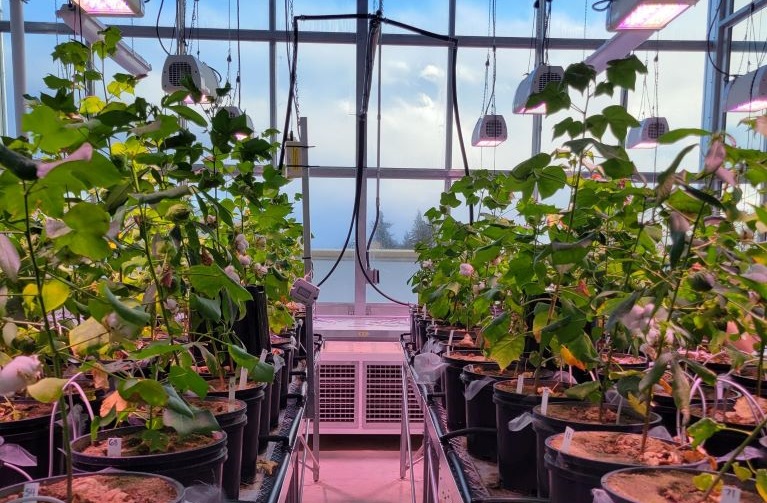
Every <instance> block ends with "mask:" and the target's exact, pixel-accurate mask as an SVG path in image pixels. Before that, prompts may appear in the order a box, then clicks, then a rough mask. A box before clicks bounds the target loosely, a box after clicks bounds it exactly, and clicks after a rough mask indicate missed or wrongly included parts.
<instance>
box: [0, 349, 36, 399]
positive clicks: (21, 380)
mask: <svg viewBox="0 0 767 503" xmlns="http://www.w3.org/2000/svg"><path fill="white" fill-rule="evenodd" d="M42 371H43V364H42V363H40V360H39V359H38V357H37V355H33V356H17V357H15V358H14V359H13V360H11V362H10V363H9V364H8V365H6V366H4V367H2V368H0V396H7V395H11V394H13V393H15V392H17V391H21V390H23V389H25V388H26V387H27V385H29V384H33V383H35V382H37V380H38V379H40V377H41V375H42Z"/></svg>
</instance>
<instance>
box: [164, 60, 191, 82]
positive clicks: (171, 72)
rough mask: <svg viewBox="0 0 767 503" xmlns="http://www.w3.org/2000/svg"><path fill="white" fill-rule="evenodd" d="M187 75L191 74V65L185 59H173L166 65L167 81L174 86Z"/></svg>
mask: <svg viewBox="0 0 767 503" xmlns="http://www.w3.org/2000/svg"><path fill="white" fill-rule="evenodd" d="M187 75H192V65H190V64H189V63H187V62H186V61H174V62H173V63H171V64H170V65H168V82H170V83H171V85H174V86H180V85H181V80H182V79H183V78H184V77H186V76H187Z"/></svg>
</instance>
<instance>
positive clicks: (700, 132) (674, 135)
mask: <svg viewBox="0 0 767 503" xmlns="http://www.w3.org/2000/svg"><path fill="white" fill-rule="evenodd" d="M709 134H710V133H709V132H708V131H706V130H704V129H697V128H682V129H672V130H671V131H669V132H668V133H665V134H663V135H661V137H660V138H658V143H663V144H668V143H675V142H677V141H679V140H681V139H682V138H687V137H688V136H708V135H709Z"/></svg>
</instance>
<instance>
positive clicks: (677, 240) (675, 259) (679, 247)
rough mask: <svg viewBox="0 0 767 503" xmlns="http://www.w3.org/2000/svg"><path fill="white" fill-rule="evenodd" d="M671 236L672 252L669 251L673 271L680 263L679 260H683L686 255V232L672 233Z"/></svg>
mask: <svg viewBox="0 0 767 503" xmlns="http://www.w3.org/2000/svg"><path fill="white" fill-rule="evenodd" d="M669 235H670V236H671V250H670V251H669V264H670V265H671V268H672V269H673V268H674V267H676V265H677V264H678V263H679V259H681V258H682V253H684V249H685V244H686V242H687V240H686V236H687V235H686V234H685V233H684V232H674V231H672V232H670V233H669Z"/></svg>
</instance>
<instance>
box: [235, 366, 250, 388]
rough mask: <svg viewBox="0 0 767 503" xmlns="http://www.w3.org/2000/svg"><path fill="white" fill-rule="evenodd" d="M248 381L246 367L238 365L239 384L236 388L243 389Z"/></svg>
mask: <svg viewBox="0 0 767 503" xmlns="http://www.w3.org/2000/svg"><path fill="white" fill-rule="evenodd" d="M247 382H248V369H246V368H245V367H240V384H238V385H237V388H238V389H239V390H240V391H242V390H244V389H245V383H247Z"/></svg>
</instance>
